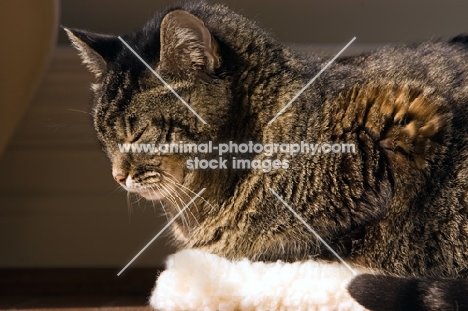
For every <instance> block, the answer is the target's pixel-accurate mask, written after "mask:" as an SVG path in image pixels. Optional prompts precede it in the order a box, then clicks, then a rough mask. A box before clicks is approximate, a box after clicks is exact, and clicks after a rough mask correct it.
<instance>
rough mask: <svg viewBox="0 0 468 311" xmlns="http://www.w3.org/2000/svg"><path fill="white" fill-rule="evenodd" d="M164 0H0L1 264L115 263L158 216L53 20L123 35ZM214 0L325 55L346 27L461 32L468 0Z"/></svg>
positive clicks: (382, 37) (132, 250) (382, 34)
mask: <svg viewBox="0 0 468 311" xmlns="http://www.w3.org/2000/svg"><path fill="white" fill-rule="evenodd" d="M172 2H173V1H161V0H138V1H121V0H119V1H113V0H112V1H111V0H63V1H54V0H15V1H13V0H0V31H1V38H2V47H1V48H0V53H1V54H0V62H1V64H0V68H1V69H0V70H1V71H2V74H1V75H0V80H1V81H0V172H1V176H2V178H0V269H9V268H77V267H78V268H86V267H93V268H96V267H106V268H109V267H110V268H114V269H116V271H119V270H120V268H122V267H124V266H125V265H126V264H127V262H128V261H129V260H130V259H131V258H132V257H133V256H134V255H135V254H136V253H137V252H138V251H139V250H140V249H141V248H142V247H143V246H144V245H145V244H146V243H147V242H148V241H149V240H151V238H152V237H153V236H154V235H155V234H156V233H157V232H158V231H159V230H160V229H161V228H162V227H163V226H164V224H165V218H164V217H163V216H161V211H160V209H159V206H158V204H155V205H154V206H153V204H151V203H145V202H143V201H140V202H136V201H137V200H136V198H134V197H129V198H127V195H126V194H125V193H124V192H123V191H121V190H119V189H118V186H117V184H116V183H115V182H114V180H113V179H112V176H111V170H110V164H109V162H108V160H107V159H106V158H105V156H104V154H103V152H102V151H101V150H100V146H99V145H98V143H97V141H96V139H95V135H94V131H93V128H92V125H91V119H90V116H89V114H88V112H89V110H90V101H91V91H90V83H91V82H92V81H93V76H92V75H91V74H89V73H88V72H87V70H86V69H85V68H84V66H82V65H81V64H80V60H79V58H78V56H77V55H76V53H75V51H74V50H72V49H71V48H70V46H69V43H68V42H67V40H66V38H65V34H64V33H63V31H62V30H59V28H58V26H59V24H62V25H65V26H68V27H77V28H85V29H89V30H93V31H96V32H102V33H113V34H123V33H127V32H131V31H132V30H135V29H138V28H140V27H141V26H142V25H143V24H144V23H145V21H146V20H147V19H149V18H151V16H152V15H153V14H154V13H155V12H157V11H159V10H161V9H162V8H164V7H166V6H167V5H168V4H170V3H172ZM209 2H214V1H209ZM217 2H221V3H226V4H228V5H229V6H230V7H232V8H233V9H235V10H237V11H239V12H241V13H243V14H244V15H246V16H248V17H250V18H252V19H255V20H257V21H258V22H259V23H260V25H263V26H264V27H265V28H267V29H269V30H271V32H272V33H274V34H275V36H276V37H277V38H278V39H279V40H281V41H284V42H288V43H295V44H297V45H298V47H300V48H304V49H314V48H316V49H325V50H327V51H328V52H329V53H330V54H333V53H336V52H337V51H339V49H340V48H341V47H342V46H344V45H345V44H346V43H347V42H348V41H349V40H350V39H351V38H352V37H354V36H356V37H357V40H356V41H355V43H353V45H352V47H351V49H350V50H349V51H348V53H350V52H355V51H358V50H362V49H365V48H367V47H368V46H374V45H378V44H382V43H387V42H411V41H421V40H426V39H435V38H449V37H451V36H455V35H457V34H460V33H463V32H464V33H468V21H467V17H466V16H467V15H466V12H468V2H467V1H466V0H450V1H442V0H440V1H436V0H426V1H419V0H410V1H408V0H393V1H376V0H342V1H338V0H329V1H319V0H313V1H310V0H288V1H279V0H268V1H267V0H262V1H246V0H243V1H234V0H220V1H217ZM467 61H468V60H467ZM173 251H174V250H173V249H172V248H171V247H168V246H167V241H166V239H165V238H159V239H158V240H156V241H155V242H154V243H153V244H152V245H151V246H150V247H149V248H148V249H147V250H146V251H145V252H144V253H143V254H142V255H141V256H140V257H139V258H138V259H137V260H136V261H135V262H134V264H133V265H132V266H130V268H129V269H132V267H162V266H163V263H164V259H165V257H166V256H167V254H169V253H171V252H173Z"/></svg>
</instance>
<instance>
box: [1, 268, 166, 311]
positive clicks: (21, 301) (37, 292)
mask: <svg viewBox="0 0 468 311" xmlns="http://www.w3.org/2000/svg"><path fill="white" fill-rule="evenodd" d="M117 272H118V269H112V268H104V269H103V268H99V269H9V270H0V310H62V309H66V310H151V308H150V307H148V302H147V301H148V297H149V296H150V293H151V289H152V288H153V287H154V284H155V280H156V277H157V275H158V274H159V272H160V270H158V269H143V268H135V269H129V270H128V271H126V272H124V273H123V274H122V275H121V276H117V275H116V274H117Z"/></svg>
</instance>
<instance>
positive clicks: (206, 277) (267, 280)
mask: <svg viewBox="0 0 468 311" xmlns="http://www.w3.org/2000/svg"><path fill="white" fill-rule="evenodd" d="M355 270H356V271H358V272H359V273H363V272H364V271H363V270H362V269H360V270H359V269H355ZM353 277H354V275H353V274H352V273H351V271H350V270H349V269H348V268H346V267H345V266H343V265H341V264H339V263H324V262H317V261H304V262H295V263H284V262H280V261H278V262H276V263H263V262H251V261H249V260H246V259H244V260H241V261H237V262H232V261H229V260H227V259H225V258H222V257H219V256H216V255H213V254H209V253H206V252H203V251H200V250H183V251H181V252H179V253H176V254H175V255H172V256H170V257H169V259H168V261H167V269H166V270H165V271H164V272H163V273H162V274H161V275H160V276H159V278H158V280H157V282H156V286H155V288H154V289H153V292H152V294H151V297H150V304H151V306H152V307H153V308H155V309H157V310H164V311H171V310H220V311H228V310H256V311H257V310H265V311H267V310H268V311H272V310H294V311H297V310H304V311H305V310H307V311H310V310H321V311H322V310H323V311H325V310H330V311H331V310H333V311H335V310H353V311H354V310H356V311H358V310H365V308H363V307H362V306H360V305H359V304H358V303H357V302H355V301H354V300H353V299H352V298H351V296H350V295H349V294H348V291H347V290H346V286H347V285H348V283H349V281H350V280H351V279H352V278H353Z"/></svg>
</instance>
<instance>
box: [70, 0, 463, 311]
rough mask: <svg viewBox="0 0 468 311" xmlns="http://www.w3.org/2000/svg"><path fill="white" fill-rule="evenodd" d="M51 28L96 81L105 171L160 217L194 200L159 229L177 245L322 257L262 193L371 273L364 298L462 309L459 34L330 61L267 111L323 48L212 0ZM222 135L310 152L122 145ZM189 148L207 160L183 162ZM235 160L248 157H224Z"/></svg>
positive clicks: (391, 304)
mask: <svg viewBox="0 0 468 311" xmlns="http://www.w3.org/2000/svg"><path fill="white" fill-rule="evenodd" d="M65 30H66V32H67V33H68V35H69V37H70V40H71V42H72V43H73V45H74V46H75V47H76V48H77V49H78V51H79V53H80V55H81V57H82V59H83V62H84V63H85V64H86V65H87V66H88V68H89V69H90V70H91V71H92V72H93V73H94V74H95V76H96V80H97V81H96V83H95V84H93V86H92V89H93V91H94V95H95V96H94V103H93V108H92V116H93V122H94V127H95V129H96V132H97V136H98V139H99V141H100V142H101V144H102V146H103V149H104V150H105V152H106V154H107V156H108V157H109V159H110V161H111V163H112V173H113V176H114V178H115V180H116V181H117V182H118V183H119V184H121V185H122V187H123V188H125V189H126V190H127V191H129V192H132V193H137V194H139V195H141V196H142V197H144V198H146V199H148V200H160V201H161V202H162V206H163V207H165V212H166V213H167V214H168V216H170V217H174V216H175V215H176V214H177V213H178V212H179V211H181V209H182V207H183V206H184V205H185V204H186V203H189V201H190V200H191V199H192V198H196V199H195V201H194V202H193V203H191V204H190V205H189V207H188V208H187V209H186V210H185V211H184V212H183V213H182V215H181V216H180V217H178V218H177V219H176V221H175V222H174V223H173V224H172V226H171V229H172V233H173V237H174V240H175V242H176V243H177V245H178V246H179V247H180V248H199V249H202V250H205V251H209V252H212V253H215V254H218V255H221V256H224V257H226V258H228V259H239V258H244V257H247V258H249V259H251V260H262V261H275V260H278V259H280V260H283V261H298V260H304V259H325V260H336V259H335V257H334V256H333V255H332V254H331V253H330V251H328V249H327V248H326V247H324V245H323V244H322V243H320V242H319V241H318V240H317V238H316V236H315V235H313V234H312V233H311V232H310V231H309V230H308V229H307V228H306V227H305V226H304V225H303V224H302V223H301V222H300V221H299V219H298V218H297V217H296V216H295V215H294V214H293V213H292V212H291V211H290V210H288V209H287V208H286V207H285V205H284V204H283V203H282V202H281V201H280V200H279V199H278V198H277V197H276V196H275V195H274V193H276V194H278V196H279V197H281V198H282V199H283V200H284V201H285V202H286V203H287V204H288V205H289V206H291V207H292V208H293V209H294V210H295V211H296V212H297V214H298V215H300V216H301V217H302V218H303V219H304V220H306V221H307V223H308V224H309V225H310V226H311V227H312V228H313V229H314V230H315V231H316V232H317V233H318V234H319V235H320V236H321V237H322V238H323V239H324V240H325V241H327V243H328V244H329V245H330V246H331V247H332V248H333V249H334V250H335V251H336V252H337V253H338V254H339V255H340V256H342V257H343V258H345V260H346V261H347V262H349V263H353V264H356V265H361V266H364V267H369V268H371V269H374V270H377V271H380V272H381V273H382V276H379V277H376V276H370V275H363V276H359V277H357V278H356V279H355V280H354V281H353V282H352V283H351V285H350V287H349V291H350V293H351V294H352V295H353V297H355V298H356V299H357V300H358V301H359V302H360V303H362V304H363V305H365V306H366V307H368V308H371V309H375V310H392V309H399V308H402V309H408V308H416V309H417V308H420V309H422V310H450V309H452V308H453V309H455V308H459V309H460V310H462V309H468V299H467V297H466V295H465V296H464V295H463V293H466V294H468V288H467V287H468V282H466V281H464V280H459V279H462V278H464V277H466V276H467V275H468V40H467V39H466V38H465V37H463V36H460V37H457V38H455V39H453V40H452V41H450V42H443V41H437V42H426V43H419V44H412V45H401V46H389V47H385V48H382V49H380V50H377V51H373V52H369V53H365V54H362V55H358V56H354V57H342V58H338V59H337V60H336V62H334V63H333V64H331V65H330V66H329V68H328V69H327V70H325V71H323V73H322V74H321V75H320V76H319V77H318V78H317V79H316V80H315V81H314V82H313V83H311V84H310V86H309V87H307V88H306V89H305V90H303V92H302V93H301V94H300V95H299V96H298V97H297V98H296V99H295V100H294V101H293V102H292V104H290V105H289V106H287V108H286V109H284V110H283V112H282V113H281V114H279V115H278V113H279V112H280V111H281V109H283V107H285V106H286V105H288V103H289V102H290V101H291V100H292V99H293V98H294V97H295V95H296V94H298V93H299V91H301V89H302V88H303V87H304V86H305V85H306V84H307V83H308V82H309V81H310V80H311V79H312V78H313V77H314V76H315V75H317V74H318V73H319V71H320V70H321V69H322V68H323V67H324V66H325V65H326V64H327V63H328V61H329V59H328V58H327V59H325V58H321V57H318V56H315V55H307V56H304V55H301V54H299V53H297V52H295V51H293V50H291V49H290V48H289V47H287V46H285V45H283V44H281V43H279V42H277V41H276V40H275V39H274V38H272V36H271V35H270V34H268V33H267V32H265V31H264V30H262V29H261V28H260V27H258V26H257V25H256V23H254V22H252V21H250V20H248V19H246V18H244V17H243V16H241V15H238V14H237V13H235V12H233V11H231V10H229V9H228V8H226V7H225V6H223V5H208V4H206V3H203V2H196V3H185V4H181V5H178V6H173V7H171V8H169V9H167V10H166V11H164V12H163V13H161V14H159V15H157V16H155V17H154V18H153V19H152V20H150V21H149V22H148V23H147V24H146V25H145V26H144V27H143V29H141V30H140V31H137V32H135V33H132V34H129V35H125V36H122V41H121V40H120V39H119V38H118V37H116V36H111V35H102V34H96V33H91V32H88V31H84V30H78V29H65ZM124 42H125V43H127V44H128V45H129V47H131V48H132V49H134V51H135V52H136V53H137V54H138V55H139V56H141V58H142V59H143V60H144V61H146V63H147V64H149V65H150V67H151V69H152V70H154V72H152V71H151V70H150V69H148V68H147V67H146V66H145V64H144V63H143V62H142V61H141V60H139V59H138V58H137V57H136V56H135V55H134V54H133V52H132V51H131V50H130V49H129V48H128V47H127V46H126V45H125V44H124ZM155 73H156V74H158V75H159V76H160V77H161V78H162V79H163V80H164V81H165V82H167V83H168V85H170V87H172V89H173V90H174V91H175V92H176V93H177V94H178V95H180V97H181V98H182V99H183V100H184V101H185V104H188V105H189V106H190V108H191V109H189V108H188V107H187V105H185V104H184V103H182V101H181V100H180V99H179V98H178V97H177V96H175V94H173V92H172V91H171V90H170V88H169V87H168V86H167V85H165V84H163V82H161V81H160V79H159V78H158V77H157V76H156V75H155ZM192 110H193V111H192ZM194 112H195V113H196V114H195V113H194ZM276 117H277V118H276ZM270 121H272V122H270ZM229 142H231V144H238V145H239V146H240V145H241V144H243V143H244V144H246V145H247V144H249V143H250V144H262V145H264V146H265V145H267V144H292V143H297V144H299V143H304V142H306V143H311V144H312V143H318V144H322V145H321V146H322V151H323V152H317V153H315V154H313V153H312V152H310V150H309V152H307V150H301V152H296V153H293V152H280V151H278V150H277V152H276V153H274V154H267V153H265V152H254V151H252V150H249V151H248V152H241V151H240V150H233V151H232V152H230V153H229V154H224V155H223V158H222V159H220V157H219V154H218V153H217V152H197V153H195V152H186V153H183V152H175V151H174V150H173V152H169V153H165V152H161V150H159V152H122V150H121V149H119V146H120V147H121V145H122V144H155V145H156V146H158V145H159V146H161V145H160V144H174V145H175V144H182V143H184V144H189V143H190V144H202V143H206V144H208V143H210V144H212V146H218V145H221V144H228V143H229ZM119 144H121V145H119ZM325 144H328V146H333V151H335V149H334V146H335V145H336V144H338V146H340V145H343V144H348V145H353V146H355V150H354V151H355V152H325V151H326V150H325V148H324V147H325V146H326V145H325ZM192 151H193V150H192ZM328 151H330V150H328ZM195 158H196V159H197V160H198V161H200V162H199V163H202V162H201V161H212V162H204V163H218V166H217V168H213V169H201V168H200V167H199V168H198V169H196V168H195V167H194V166H193V165H192V166H190V165H189V163H191V164H193V163H195V162H193V161H194V159H195ZM239 159H242V160H243V161H247V162H246V163H247V164H249V163H250V165H252V166H251V167H250V168H249V167H248V165H247V166H243V168H242V167H241V168H239V167H234V166H235V165H236V164H237V163H238V162H237V161H238V160H239ZM275 160H278V161H279V162H278V161H277V162H274V161H275ZM190 161H192V162H190ZM213 161H215V162H213ZM216 161H218V162H216ZM223 161H224V162H223ZM220 162H222V163H220ZM255 163H257V166H256V167H254V164H255ZM259 163H261V165H262V166H258V165H259ZM265 163H267V164H268V163H270V164H271V163H276V166H275V165H273V166H272V167H273V168H272V169H271V167H269V168H268V169H265V166H263V164H265ZM221 164H223V165H221ZM202 189H206V190H205V191H204V192H203V193H201V195H200V196H199V197H197V196H196V194H198V193H200V191H201V190H202ZM273 191H274V192H273ZM413 278H414V279H413ZM447 279H448V280H447ZM450 279H452V280H450ZM456 279H458V280H456ZM431 280H432V281H431ZM452 288H457V292H456V293H453V292H451V290H452ZM414 293H417V294H418V295H413V294H414ZM457 293H458V294H457ZM414 310H415V309H414Z"/></svg>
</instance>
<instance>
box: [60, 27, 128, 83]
mask: <svg viewBox="0 0 468 311" xmlns="http://www.w3.org/2000/svg"><path fill="white" fill-rule="evenodd" d="M63 29H64V30H65V32H66V33H67V35H68V38H69V39H70V41H71V43H72V45H73V46H74V47H75V48H76V49H77V50H78V52H79V54H80V56H81V59H82V60H83V63H84V64H85V65H86V66H87V67H88V69H89V70H90V71H91V72H92V73H94V75H95V76H96V77H97V78H98V77H100V76H101V75H102V73H103V71H104V70H105V69H106V68H107V64H108V62H110V61H112V60H113V59H114V58H115V56H116V55H117V53H118V52H119V51H120V49H121V48H122V44H121V43H120V41H119V40H118V38H117V37H114V36H110V35H103V34H96V33H92V32H89V31H86V30H80V29H73V28H65V27H64V28H63Z"/></svg>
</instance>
